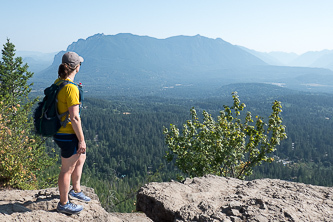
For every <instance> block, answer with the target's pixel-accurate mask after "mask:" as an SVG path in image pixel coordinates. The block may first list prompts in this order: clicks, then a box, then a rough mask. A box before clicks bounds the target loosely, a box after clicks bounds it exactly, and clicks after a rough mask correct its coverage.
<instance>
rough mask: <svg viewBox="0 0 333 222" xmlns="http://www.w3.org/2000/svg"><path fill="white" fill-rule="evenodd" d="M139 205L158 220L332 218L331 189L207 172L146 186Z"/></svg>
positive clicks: (327, 219)
mask: <svg viewBox="0 0 333 222" xmlns="http://www.w3.org/2000/svg"><path fill="white" fill-rule="evenodd" d="M137 210H139V211H143V212H144V213H145V214H146V215H147V216H148V217H150V218H151V219H152V220H153V221H156V222H159V221H178V222H180V221H200V222H201V221H202V222H205V221H207V222H208V221H209V222H217V221H233V222H234V221H235V222H236V221H237V222H238V221H260V222H264V221H333V188H331V187H321V186H313V185H307V184H302V183H295V182H288V181H283V180H277V179H260V180H253V181H242V180H238V179H234V178H224V177H218V176H213V175H208V176H205V177H201V178H194V179H187V180H186V181H185V182H184V183H179V182H174V181H173V182H166V183H150V184H148V185H145V186H144V187H142V188H141V189H140V190H139V192H138V194H137Z"/></svg>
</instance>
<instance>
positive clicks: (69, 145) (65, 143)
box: [53, 133, 79, 158]
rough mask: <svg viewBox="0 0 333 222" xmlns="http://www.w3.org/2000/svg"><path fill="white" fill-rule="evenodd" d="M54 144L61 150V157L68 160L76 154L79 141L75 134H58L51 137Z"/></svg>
mask: <svg viewBox="0 0 333 222" xmlns="http://www.w3.org/2000/svg"><path fill="white" fill-rule="evenodd" d="M53 139H54V141H55V143H56V144H57V145H58V146H59V147H60V149H61V156H62V157H63V158H69V157H71V156H73V155H74V154H76V153H77V147H78V145H79V140H78V139H77V137H76V135H75V134H61V133H58V134H56V135H54V136H53Z"/></svg>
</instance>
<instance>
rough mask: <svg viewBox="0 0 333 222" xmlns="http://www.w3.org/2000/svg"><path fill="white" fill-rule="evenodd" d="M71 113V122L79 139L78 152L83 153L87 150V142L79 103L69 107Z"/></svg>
mask: <svg viewBox="0 0 333 222" xmlns="http://www.w3.org/2000/svg"><path fill="white" fill-rule="evenodd" d="M68 111H69V115H70V118H71V123H72V127H73V130H74V132H75V134H76V137H77V138H78V140H79V145H78V146H79V147H78V149H77V153H78V154H82V153H85V152H86V142H85V140H84V135H83V130H82V125H81V118H80V114H79V111H80V108H79V105H74V106H71V107H69V108H68Z"/></svg>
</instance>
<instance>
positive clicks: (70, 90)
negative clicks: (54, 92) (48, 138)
mask: <svg viewBox="0 0 333 222" xmlns="http://www.w3.org/2000/svg"><path fill="white" fill-rule="evenodd" d="M66 80H67V81H70V82H73V81H72V80H71V79H69V78H67V79H66ZM59 81H61V79H57V80H56V81H54V83H55V84H57V83H59ZM57 99H58V112H59V114H62V113H64V112H66V111H68V108H69V107H71V106H74V105H79V104H80V101H79V100H80V92H79V89H78V88H77V86H76V85H74V84H67V85H65V86H64V87H63V88H62V89H61V90H60V91H59V93H58V96H57ZM65 118H66V115H65V116H64V117H62V119H61V121H64V120H65ZM58 133H66V134H75V132H74V130H73V127H72V123H71V122H69V123H67V125H66V127H61V128H60V129H59V131H58Z"/></svg>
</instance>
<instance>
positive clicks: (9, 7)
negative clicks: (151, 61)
mask: <svg viewBox="0 0 333 222" xmlns="http://www.w3.org/2000/svg"><path fill="white" fill-rule="evenodd" d="M0 7H1V13H0V27H1V28H0V44H1V46H2V45H3V44H4V43H5V42H6V39H7V38H10V40H11V42H13V43H14V44H15V46H16V49H17V50H18V51H39V52H57V51H60V50H66V48H67V46H68V45H70V44H71V43H72V42H75V41H77V40H78V39H80V38H82V39H86V38H87V37H89V36H92V35H94V34H96V33H104V34H105V35H115V34H118V33H132V34H136V35H145V36H151V37H155V38H160V39H164V38H168V37H171V36H177V35H188V36H194V35H197V34H199V35H202V36H206V37H209V38H214V39H215V38H222V39H223V40H225V41H227V42H230V43H231V44H234V45H241V46H245V47H247V48H250V49H254V50H257V51H261V52H270V51H284V52H295V53H298V54H301V53H304V52H307V51H320V50H323V49H330V50H332V49H333V27H332V26H333V13H332V11H333V1H332V0H316V1H314V0H279V1H277V0H275V1H273V0H251V1H250V0H205V1H203V0H200V1H199V0H165V1H159V0H94V1H91V0H90V1H88V0H81V1H76V0H57V1H50V0H30V1H27V0H0Z"/></svg>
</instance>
